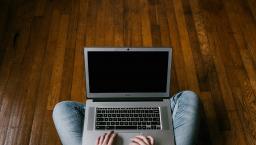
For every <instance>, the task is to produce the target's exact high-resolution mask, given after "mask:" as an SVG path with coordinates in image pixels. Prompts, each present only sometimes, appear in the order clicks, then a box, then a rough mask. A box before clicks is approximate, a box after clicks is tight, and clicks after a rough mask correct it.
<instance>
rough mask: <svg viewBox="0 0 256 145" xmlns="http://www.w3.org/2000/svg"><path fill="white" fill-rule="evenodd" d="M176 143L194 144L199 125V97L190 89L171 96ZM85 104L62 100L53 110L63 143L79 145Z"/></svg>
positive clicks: (180, 144) (64, 144) (177, 144)
mask: <svg viewBox="0 0 256 145" xmlns="http://www.w3.org/2000/svg"><path fill="white" fill-rule="evenodd" d="M170 106H171V111H172V118H173V126H174V134H175V140H176V145H194V144H195V141H196V136H197V131H198V125H199V106H200V105H199V99H198V97H197V95H196V94H195V93H194V92H192V91H182V92H179V93H177V94H176V95H174V96H173V97H172V98H171V104H170ZM84 112H85V105H84V104H81V103H78V102H72V101H63V102H60V103H58V104H57V105H56V106H55V108H54V110H53V120H54V124H55V127H56V129H57V132H58V134H59V136H60V140H61V142H62V144H63V145H81V144H82V134H83V122H84Z"/></svg>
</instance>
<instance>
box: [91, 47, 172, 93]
mask: <svg viewBox="0 0 256 145" xmlns="http://www.w3.org/2000/svg"><path fill="white" fill-rule="evenodd" d="M168 56H169V54H168V52H167V51H166V52H165V51H153V52H151V51H149V52H145V51H130V52H116V51H115V52H109V51H92V52H88V73H89V85H90V92H91V93H127V92H128V93H129V92H130V93H136V92H166V86H167V71H168Z"/></svg>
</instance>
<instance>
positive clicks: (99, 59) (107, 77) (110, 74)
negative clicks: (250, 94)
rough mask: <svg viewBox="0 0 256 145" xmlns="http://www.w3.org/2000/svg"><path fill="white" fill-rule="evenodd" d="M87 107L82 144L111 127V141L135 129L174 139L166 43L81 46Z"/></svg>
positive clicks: (165, 141) (170, 143)
mask: <svg viewBox="0 0 256 145" xmlns="http://www.w3.org/2000/svg"><path fill="white" fill-rule="evenodd" d="M84 56H85V77H86V95H87V101H86V109H85V121H84V129H83V137H82V142H83V143H82V144H83V145H95V144H96V140H97V138H98V137H99V136H101V135H103V134H104V133H107V132H109V131H111V130H114V131H115V132H116V133H117V135H118V136H117V137H116V140H115V145H129V143H130V142H131V141H130V138H132V137H134V136H137V135H145V136H152V137H153V138H154V141H155V144H156V145H175V140H174V133H173V124H172V117H171V116H172V114H171V109H170V101H169V99H170V76H171V73H170V72H171V59H172V49H171V48H84Z"/></svg>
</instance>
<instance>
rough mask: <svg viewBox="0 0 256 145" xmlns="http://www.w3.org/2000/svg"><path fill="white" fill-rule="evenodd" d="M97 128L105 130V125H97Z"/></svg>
mask: <svg viewBox="0 0 256 145" xmlns="http://www.w3.org/2000/svg"><path fill="white" fill-rule="evenodd" d="M96 129H100V130H104V129H105V126H96Z"/></svg>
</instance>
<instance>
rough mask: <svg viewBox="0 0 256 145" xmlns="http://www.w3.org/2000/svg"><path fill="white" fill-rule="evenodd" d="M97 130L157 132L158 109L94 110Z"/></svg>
mask: <svg viewBox="0 0 256 145" xmlns="http://www.w3.org/2000/svg"><path fill="white" fill-rule="evenodd" d="M95 128H96V129H97V130H118V129H128V130H129V129H133V130H149V129H150V130H159V129H161V123H160V110H159V107H153V108H152V107H151V108H96V124H95Z"/></svg>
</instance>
